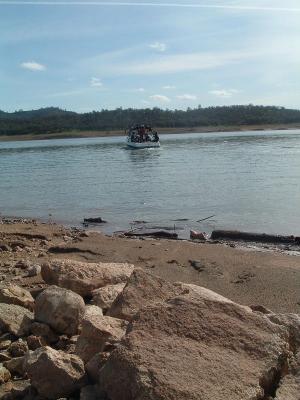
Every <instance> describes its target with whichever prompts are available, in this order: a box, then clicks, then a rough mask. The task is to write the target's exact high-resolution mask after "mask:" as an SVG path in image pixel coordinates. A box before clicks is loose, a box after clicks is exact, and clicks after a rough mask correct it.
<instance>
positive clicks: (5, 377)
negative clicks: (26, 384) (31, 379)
mask: <svg viewBox="0 0 300 400" xmlns="http://www.w3.org/2000/svg"><path fill="white" fill-rule="evenodd" d="M10 377H11V375H10V372H9V370H8V369H6V368H5V367H4V366H3V365H2V364H0V385H2V383H5V382H7V381H9V380H10Z"/></svg>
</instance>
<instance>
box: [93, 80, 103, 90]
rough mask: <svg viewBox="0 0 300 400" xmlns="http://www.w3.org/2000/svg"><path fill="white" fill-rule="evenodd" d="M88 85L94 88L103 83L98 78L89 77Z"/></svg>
mask: <svg viewBox="0 0 300 400" xmlns="http://www.w3.org/2000/svg"><path fill="white" fill-rule="evenodd" d="M90 86H91V87H95V88H99V87H102V86H103V83H102V82H101V80H100V79H99V78H91V80H90Z"/></svg>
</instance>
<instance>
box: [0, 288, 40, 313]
mask: <svg viewBox="0 0 300 400" xmlns="http://www.w3.org/2000/svg"><path fill="white" fill-rule="evenodd" d="M0 303H6V304H16V305H18V306H22V307H25V308H28V309H29V310H31V311H32V310H33V308H34V298H33V297H32V296H31V294H30V292H29V291H28V290H26V289H24V288H21V287H19V286H16V285H9V286H3V287H0Z"/></svg>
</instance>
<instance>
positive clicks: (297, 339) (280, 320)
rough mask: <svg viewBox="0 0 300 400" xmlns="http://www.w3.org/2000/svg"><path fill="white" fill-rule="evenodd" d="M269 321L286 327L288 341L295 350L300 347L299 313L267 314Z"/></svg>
mask: <svg viewBox="0 0 300 400" xmlns="http://www.w3.org/2000/svg"><path fill="white" fill-rule="evenodd" d="M267 317H268V318H269V320H270V321H272V322H274V323H275V324H278V325H283V326H285V327H287V329H288V331H289V336H290V337H289V342H290V346H291V348H292V350H293V351H294V352H295V351H297V350H298V348H300V315H299V314H268V315H267Z"/></svg>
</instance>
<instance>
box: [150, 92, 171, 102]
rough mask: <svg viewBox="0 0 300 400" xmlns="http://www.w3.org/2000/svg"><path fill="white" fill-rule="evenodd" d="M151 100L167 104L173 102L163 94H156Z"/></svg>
mask: <svg viewBox="0 0 300 400" xmlns="http://www.w3.org/2000/svg"><path fill="white" fill-rule="evenodd" d="M150 99H151V100H154V101H157V102H159V103H165V104H166V103H170V102H171V99H170V98H169V97H167V96H164V95H163V94H154V95H153V96H150Z"/></svg>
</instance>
